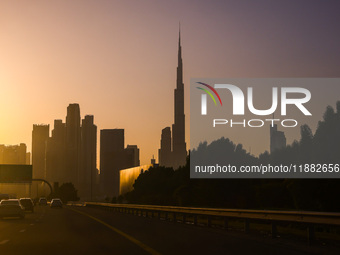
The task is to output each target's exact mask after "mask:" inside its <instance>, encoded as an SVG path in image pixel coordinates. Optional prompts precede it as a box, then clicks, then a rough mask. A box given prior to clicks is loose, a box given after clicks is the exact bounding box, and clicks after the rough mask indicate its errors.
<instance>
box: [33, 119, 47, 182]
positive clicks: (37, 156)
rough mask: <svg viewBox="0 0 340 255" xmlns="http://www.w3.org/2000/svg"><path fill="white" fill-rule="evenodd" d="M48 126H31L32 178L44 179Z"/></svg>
mask: <svg viewBox="0 0 340 255" xmlns="http://www.w3.org/2000/svg"><path fill="white" fill-rule="evenodd" d="M49 132H50V125H33V131H32V165H33V178H42V179H45V178H46V164H45V154H46V145H47V140H48V137H49Z"/></svg>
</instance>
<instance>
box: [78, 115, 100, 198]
mask: <svg viewBox="0 0 340 255" xmlns="http://www.w3.org/2000/svg"><path fill="white" fill-rule="evenodd" d="M96 164H97V126H96V125H94V122H93V115H86V116H85V118H84V119H83V120H82V126H81V160H80V171H79V173H78V180H79V187H78V192H79V193H78V195H79V196H80V197H82V198H87V199H89V200H92V198H93V195H94V193H95V192H94V189H95V187H96V185H95V184H96V180H97V174H98V172H97V168H96Z"/></svg>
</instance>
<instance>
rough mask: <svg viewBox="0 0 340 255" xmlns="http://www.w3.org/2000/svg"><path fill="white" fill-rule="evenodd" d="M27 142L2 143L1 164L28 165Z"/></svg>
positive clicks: (0, 149)
mask: <svg viewBox="0 0 340 255" xmlns="http://www.w3.org/2000/svg"><path fill="white" fill-rule="evenodd" d="M26 150H27V147H26V144H24V143H21V144H20V145H2V144H1V145H0V164H10V165H12V164H15V165H26Z"/></svg>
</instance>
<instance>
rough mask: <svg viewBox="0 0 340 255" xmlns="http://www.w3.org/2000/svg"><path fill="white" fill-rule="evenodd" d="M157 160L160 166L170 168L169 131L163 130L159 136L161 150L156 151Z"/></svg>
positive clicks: (167, 128) (168, 128) (167, 129)
mask: <svg viewBox="0 0 340 255" xmlns="http://www.w3.org/2000/svg"><path fill="white" fill-rule="evenodd" d="M158 160H159V164H160V165H161V166H166V167H171V166H172V161H171V129H170V127H166V128H163V130H162V136H161V148H160V149H159V150H158Z"/></svg>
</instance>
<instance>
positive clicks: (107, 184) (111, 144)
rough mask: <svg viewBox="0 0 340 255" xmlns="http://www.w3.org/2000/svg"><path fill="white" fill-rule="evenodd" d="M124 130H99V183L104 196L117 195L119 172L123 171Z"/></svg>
mask: <svg viewBox="0 0 340 255" xmlns="http://www.w3.org/2000/svg"><path fill="white" fill-rule="evenodd" d="M124 161H125V160H124V129H102V130H100V181H101V185H102V187H103V191H104V193H105V195H106V196H108V197H112V196H118V195H119V170H120V169H124Z"/></svg>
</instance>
